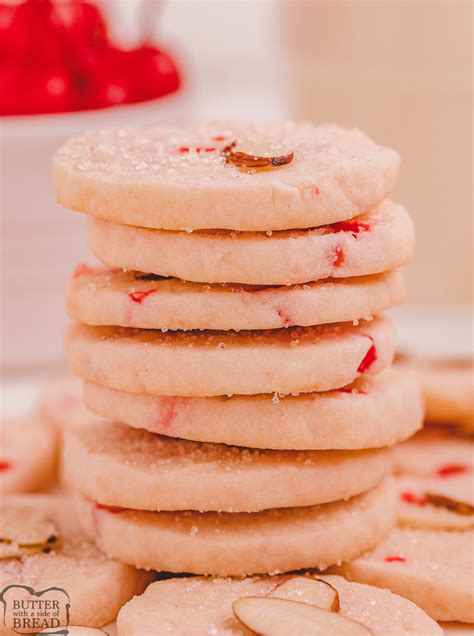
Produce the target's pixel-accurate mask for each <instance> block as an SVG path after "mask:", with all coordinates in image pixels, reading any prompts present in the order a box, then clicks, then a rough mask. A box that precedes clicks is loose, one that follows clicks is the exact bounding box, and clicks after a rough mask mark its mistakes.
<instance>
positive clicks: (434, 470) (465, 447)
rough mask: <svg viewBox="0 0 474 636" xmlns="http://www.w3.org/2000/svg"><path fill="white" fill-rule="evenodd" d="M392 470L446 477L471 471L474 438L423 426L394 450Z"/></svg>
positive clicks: (471, 472) (402, 472)
mask: <svg viewBox="0 0 474 636" xmlns="http://www.w3.org/2000/svg"><path fill="white" fill-rule="evenodd" d="M394 454H395V470H396V472H398V473H401V474H408V475H423V476H427V477H429V476H433V477H439V478H440V479H446V480H449V479H450V478H451V477H455V476H459V475H469V474H470V475H473V474H474V441H473V440H470V439H468V438H463V437H458V436H457V435H454V434H452V433H448V432H444V431H437V430H430V429H426V428H425V429H423V430H422V431H421V432H420V433H418V434H417V435H416V436H415V437H413V438H412V439H410V440H408V441H406V442H405V443H403V444H400V445H399V446H397V447H396V448H395V449H394Z"/></svg>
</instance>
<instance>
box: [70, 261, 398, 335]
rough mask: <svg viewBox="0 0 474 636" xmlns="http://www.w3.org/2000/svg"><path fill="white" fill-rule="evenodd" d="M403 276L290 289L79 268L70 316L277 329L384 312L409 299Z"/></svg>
mask: <svg viewBox="0 0 474 636" xmlns="http://www.w3.org/2000/svg"><path fill="white" fill-rule="evenodd" d="M404 295H405V294H404V285H403V278H402V274H401V272H400V271H398V270H395V271H392V272H387V273H386V274H377V275H374V276H365V277H361V278H343V279H329V280H323V281H319V282H316V283H309V284H307V285H295V286H292V287H287V286H283V287H266V288H265V287H263V288H262V287H261V286H248V285H232V284H222V285H207V284H201V283H189V282H186V281H182V280H179V279H177V278H160V277H157V276H155V275H154V274H142V273H140V272H124V271H123V270H119V269H115V270H110V269H105V268H100V269H91V268H89V267H88V266H86V265H82V266H81V265H80V266H79V267H78V268H77V270H76V272H75V274H74V276H73V278H72V279H71V282H70V284H69V290H68V301H67V304H68V309H69V313H70V315H71V316H72V317H73V318H75V319H77V320H79V321H80V322H83V323H86V324H88V325H97V326H101V325H104V326H107V325H117V326H121V327H140V328H142V329H184V330H189V329H222V330H227V329H236V330H238V329H277V328H279V327H291V326H294V325H301V326H310V325H319V324H327V323H333V322H344V321H351V320H357V319H361V318H367V317H368V316H373V315H377V314H380V313H381V312H382V311H384V310H385V309H388V308H389V307H391V306H393V305H396V304H398V303H400V302H402V301H403V299H404Z"/></svg>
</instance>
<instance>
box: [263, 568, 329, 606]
mask: <svg viewBox="0 0 474 636" xmlns="http://www.w3.org/2000/svg"><path fill="white" fill-rule="evenodd" d="M267 597H269V598H282V599H286V600H287V601H297V602H298V603H307V604H308V605H315V606H316V607H320V608H321V609H325V610H327V611H328V612H338V611H339V610H340V604H339V594H338V592H337V590H336V588H334V587H333V586H332V585H330V584H329V583H326V581H323V580H322V579H313V578H309V577H305V576H296V577H294V578H292V579H288V581H285V582H284V583H282V584H281V585H277V586H276V587H275V588H273V590H272V591H271V592H270V593H269V594H267Z"/></svg>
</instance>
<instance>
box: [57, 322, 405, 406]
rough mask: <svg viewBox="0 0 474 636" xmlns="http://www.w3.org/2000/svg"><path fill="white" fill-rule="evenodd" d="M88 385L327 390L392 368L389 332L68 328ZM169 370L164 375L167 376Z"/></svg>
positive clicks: (371, 325)
mask: <svg viewBox="0 0 474 636" xmlns="http://www.w3.org/2000/svg"><path fill="white" fill-rule="evenodd" d="M66 352H67V356H68V359H69V362H70V364H71V366H72V368H73V370H74V371H75V372H76V373H77V374H78V375H79V376H81V377H82V378H84V379H85V380H88V381H90V382H95V383H99V384H103V385H105V386H108V387H109V388H112V389H119V390H122V391H131V392H132V393H152V394H154V395H175V396H191V397H194V396H196V397H199V396H215V395H231V394H244V395H255V394H257V393H273V392H275V391H276V392H279V393H300V392H309V391H326V390H328V389H335V388H339V387H342V386H346V385H347V384H350V383H351V382H353V381H354V380H355V379H356V378H357V377H359V376H360V375H361V373H364V372H367V373H370V374H375V373H378V372H379V371H381V370H382V369H383V368H384V367H386V366H388V365H389V364H390V363H391V360H392V356H393V328H392V326H391V323H390V322H389V321H388V320H387V319H384V318H378V319H375V320H372V321H370V322H365V321H361V322H360V324H359V325H358V326H354V325H352V323H341V324H339V323H337V324H335V325H322V326H318V327H290V328H288V329H277V330H274V331H263V332H262V331H242V332H239V333H237V332H233V331H231V332H227V331H224V332H206V331H204V332H174V333H166V334H164V333H162V332H161V331H151V330H134V329H126V328H123V327H115V328H114V327H86V326H85V325H79V324H76V325H73V326H72V328H71V329H70V332H69V336H68V339H67V344H66ZM164 370H166V372H164Z"/></svg>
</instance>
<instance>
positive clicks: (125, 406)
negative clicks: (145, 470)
mask: <svg viewBox="0 0 474 636" xmlns="http://www.w3.org/2000/svg"><path fill="white" fill-rule="evenodd" d="M84 399H85V402H86V404H87V406H88V407H89V408H90V409H91V410H92V411H94V412H96V413H98V414H99V415H103V416H104V417H110V418H113V419H115V420H118V421H121V422H125V423H126V424H128V425H129V426H134V427H135V428H143V429H146V430H149V431H151V432H152V433H160V434H162V435H170V436H172V437H180V438H184V439H191V440H196V441H199V442H221V443H224V444H234V445H237V446H248V447H252V448H274V449H295V450H304V449H314V450H318V449H319V450H324V449H364V448H374V447H380V446H390V445H392V444H395V443H397V442H400V441H402V440H404V439H406V438H407V437H410V436H411V435H413V433H415V432H416V431H417V430H419V429H420V428H421V426H422V421H423V412H424V411H423V404H422V400H421V392H420V386H419V383H418V382H417V381H416V377H414V376H413V374H412V373H410V372H408V371H407V372H405V371H395V370H393V369H390V370H386V371H383V372H382V373H380V374H379V375H375V376H369V375H366V374H364V375H363V376H362V377H361V378H360V379H359V380H357V381H356V382H355V384H354V385H352V386H349V387H346V388H343V389H339V390H335V391H330V392H328V393H304V394H301V395H299V396H298V397H292V396H286V397H278V395H273V396H272V395H269V394H261V395H252V396H237V395H236V396H234V397H231V398H226V397H214V398H186V397H180V398H177V397H161V396H157V395H147V394H145V393H126V392H124V391H117V390H116V389H109V388H107V387H105V386H102V385H100V384H92V383H89V382H86V384H85V387H84Z"/></svg>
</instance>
